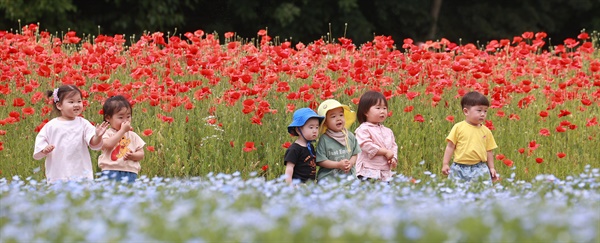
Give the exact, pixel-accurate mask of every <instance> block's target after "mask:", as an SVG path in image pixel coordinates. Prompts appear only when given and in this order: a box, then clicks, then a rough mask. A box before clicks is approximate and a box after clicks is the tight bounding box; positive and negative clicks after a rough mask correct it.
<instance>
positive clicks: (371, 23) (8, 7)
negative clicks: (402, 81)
mask: <svg viewBox="0 0 600 243" xmlns="http://www.w3.org/2000/svg"><path fill="white" fill-rule="evenodd" d="M0 13H3V15H0V19H1V21H0V29H3V30H10V29H13V30H16V29H17V28H18V27H19V22H18V20H20V21H21V25H25V24H29V23H40V27H41V28H42V29H43V30H47V31H49V32H51V33H55V32H65V31H67V30H68V29H70V30H75V31H77V32H78V33H87V34H93V35H97V34H98V33H102V34H106V35H114V34H127V35H133V34H136V35H138V36H139V35H140V34H142V33H143V32H144V31H150V32H155V31H160V32H165V33H166V32H171V33H174V32H175V31H177V33H184V32H188V31H189V32H192V31H195V30H203V31H204V32H207V33H211V32H217V33H219V34H223V33H225V32H228V31H232V32H235V33H236V34H237V35H238V36H241V37H243V38H254V37H256V33H257V31H258V30H260V29H265V28H268V30H269V35H271V36H278V37H279V38H280V40H286V39H288V40H289V39H292V40H293V41H302V42H310V41H314V40H317V39H319V38H321V37H323V38H324V39H326V38H330V37H331V38H332V39H336V38H338V37H342V36H346V37H347V38H350V39H352V40H353V41H354V42H355V43H359V44H360V43H364V42H366V41H370V40H372V39H373V37H374V35H386V36H392V37H393V39H394V40H396V41H401V40H402V39H404V38H412V39H414V40H417V41H425V40H431V39H438V38H442V37H444V38H447V39H449V40H451V41H453V42H458V41H459V40H462V41H463V42H475V41H481V42H486V41H489V40H491V39H499V38H510V37H512V36H515V35H520V34H521V33H523V32H525V31H533V32H538V31H543V32H546V33H547V34H548V36H549V37H552V38H553V39H555V40H557V42H562V40H563V39H564V38H566V37H573V36H576V35H577V34H578V33H579V32H580V31H581V30H582V29H586V30H588V31H591V30H600V15H599V14H597V13H600V0H528V1H522V0H504V1H489V0H488V1H486V0H483V1H482V0H461V1H458V0H446V1H442V0H429V1H422V0H404V1H397V0H319V1H317V0H221V1H208V0H182V1H179V0H99V1H74V0H28V1H26V0H0ZM346 26H347V27H346ZM330 31H331V33H330V36H327V34H328V33H329V32H330Z"/></svg>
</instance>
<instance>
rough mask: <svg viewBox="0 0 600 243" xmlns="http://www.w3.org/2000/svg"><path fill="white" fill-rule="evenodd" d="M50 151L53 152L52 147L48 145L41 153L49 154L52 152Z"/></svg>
mask: <svg viewBox="0 0 600 243" xmlns="http://www.w3.org/2000/svg"><path fill="white" fill-rule="evenodd" d="M52 150H54V145H48V146H46V147H45V148H44V149H42V153H43V154H49V153H50V152H52Z"/></svg>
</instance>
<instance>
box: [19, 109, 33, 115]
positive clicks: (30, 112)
mask: <svg viewBox="0 0 600 243" xmlns="http://www.w3.org/2000/svg"><path fill="white" fill-rule="evenodd" d="M21 111H22V112H23V115H33V114H34V113H35V109H33V107H25V108H23V109H21Z"/></svg>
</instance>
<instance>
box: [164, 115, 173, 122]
mask: <svg viewBox="0 0 600 243" xmlns="http://www.w3.org/2000/svg"><path fill="white" fill-rule="evenodd" d="M161 119H162V120H163V122H168V123H173V121H175V119H173V117H170V116H162V117H161Z"/></svg>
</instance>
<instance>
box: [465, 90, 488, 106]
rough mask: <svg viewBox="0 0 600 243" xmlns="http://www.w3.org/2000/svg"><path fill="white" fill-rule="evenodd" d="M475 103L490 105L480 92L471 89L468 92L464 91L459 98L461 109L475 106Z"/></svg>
mask: <svg viewBox="0 0 600 243" xmlns="http://www.w3.org/2000/svg"><path fill="white" fill-rule="evenodd" d="M476 105H483V106H487V107H489V106H490V101H489V100H488V99H487V98H486V97H485V96H484V95H482V94H481V93H479V92H477V91H471V92H469V93H466V94H465V95H464V96H463V97H462V99H460V107H461V108H462V109H464V108H467V109H468V108H470V107H472V106H476Z"/></svg>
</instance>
